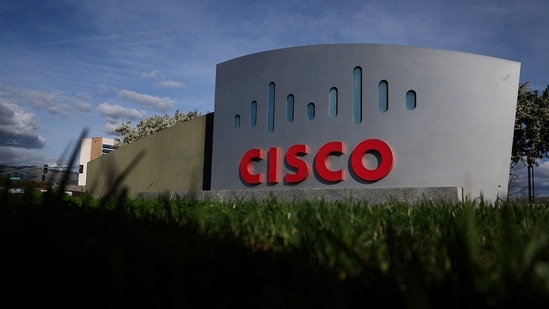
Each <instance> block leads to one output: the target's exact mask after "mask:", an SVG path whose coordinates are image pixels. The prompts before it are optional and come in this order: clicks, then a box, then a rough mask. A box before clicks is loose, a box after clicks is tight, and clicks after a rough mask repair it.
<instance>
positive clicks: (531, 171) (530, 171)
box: [528, 162, 536, 204]
mask: <svg viewBox="0 0 549 309" xmlns="http://www.w3.org/2000/svg"><path fill="white" fill-rule="evenodd" d="M528 202H530V203H531V204H533V203H535V202H536V198H535V191H534V166H533V165H532V163H531V162H528Z"/></svg>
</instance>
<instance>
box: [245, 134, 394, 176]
mask: <svg viewBox="0 0 549 309" xmlns="http://www.w3.org/2000/svg"><path fill="white" fill-rule="evenodd" d="M345 148H346V147H345V144H344V143H343V142H340V141H334V142H328V143H326V144H324V145H323V146H322V147H320V149H319V150H318V152H317V155H316V157H315V159H314V168H315V170H316V171H317V173H318V176H319V177H320V178H322V179H323V180H325V181H328V182H340V181H343V180H345V173H344V171H343V170H331V169H330V168H329V167H328V166H329V162H328V161H329V160H328V159H329V157H330V156H340V155H342V154H344V153H345V150H346V149H345ZM280 152H281V150H280V148H279V147H271V148H270V149H269V153H268V162H267V163H268V165H267V167H268V171H267V173H268V179H267V180H268V182H269V183H272V184H275V183H279V182H280V162H279V161H280V160H279V158H280ZM369 152H377V153H378V154H379V156H380V157H381V162H380V164H379V165H378V166H377V167H376V168H374V169H369V168H368V167H366V166H365V162H364V160H363V159H364V156H365V155H366V154H367V153H369ZM307 154H309V146H307V145H304V144H297V145H293V146H291V147H290V148H288V151H287V152H286V155H285V156H284V159H285V160H286V163H287V165H288V166H290V168H292V169H294V170H295V172H293V173H292V172H287V173H286V174H285V176H284V180H285V182H286V183H290V184H297V183H300V182H302V181H304V180H305V179H307V178H308V177H309V174H310V168H309V164H308V163H307V161H305V160H304V159H303V158H302V157H304V156H305V155H307ZM264 158H265V153H264V151H263V149H259V148H253V149H250V150H248V151H247V152H246V153H245V154H244V156H243V157H242V160H241V161H240V175H241V177H242V180H244V182H245V183H247V184H248V185H258V184H261V183H263V182H264V178H265V177H264V174H263V173H254V172H253V170H252V166H251V165H252V162H257V161H261V160H263V159H264ZM350 160H351V169H352V170H353V172H354V173H355V175H356V176H357V177H358V178H360V179H362V180H365V181H377V180H380V179H382V178H384V177H385V176H387V175H388V174H389V173H390V172H391V170H392V168H393V161H394V159H393V152H392V150H391V147H390V146H389V145H388V144H387V143H385V142H384V141H382V140H380V139H368V140H365V141H362V142H361V143H359V144H358V145H357V146H356V147H355V149H354V150H353V152H352V153H351V159H350Z"/></svg>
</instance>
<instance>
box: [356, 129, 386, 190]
mask: <svg viewBox="0 0 549 309" xmlns="http://www.w3.org/2000/svg"><path fill="white" fill-rule="evenodd" d="M371 151H376V152H378V153H379V155H380V156H381V162H380V164H379V165H378V167H377V168H375V169H368V168H367V167H366V166H364V164H363V161H362V158H363V157H364V155H366V153H368V152H371ZM351 166H352V168H353V171H354V172H355V174H356V175H357V176H358V177H359V178H361V179H363V180H366V181H378V180H380V179H382V178H383V177H385V176H387V175H388V174H389V173H390V172H391V170H392V169H393V151H392V150H391V147H390V146H389V145H387V143H385V142H384V141H382V140H380V139H368V140H365V141H363V142H361V143H360V144H358V145H357V146H356V147H355V149H354V150H353V153H352V154H351Z"/></svg>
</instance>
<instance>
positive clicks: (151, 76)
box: [141, 70, 160, 79]
mask: <svg viewBox="0 0 549 309" xmlns="http://www.w3.org/2000/svg"><path fill="white" fill-rule="evenodd" d="M159 75H160V71H158V70H153V71H151V72H144V73H141V78H143V79H156V78H158V76H159Z"/></svg>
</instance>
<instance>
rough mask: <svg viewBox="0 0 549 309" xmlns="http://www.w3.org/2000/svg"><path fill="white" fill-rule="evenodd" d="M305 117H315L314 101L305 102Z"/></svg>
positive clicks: (311, 118)
mask: <svg viewBox="0 0 549 309" xmlns="http://www.w3.org/2000/svg"><path fill="white" fill-rule="evenodd" d="M307 119H309V120H313V119H315V104H314V103H309V104H307Z"/></svg>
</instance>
